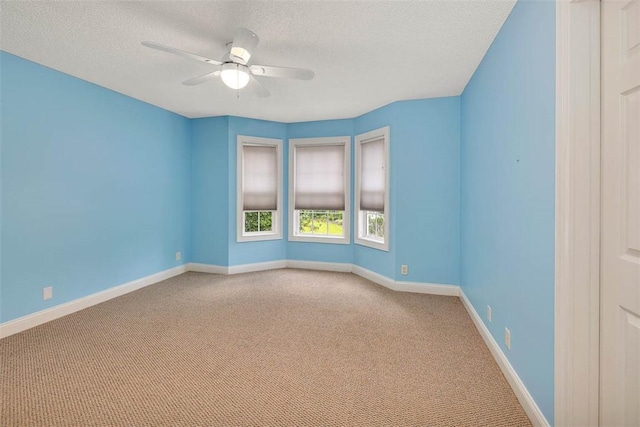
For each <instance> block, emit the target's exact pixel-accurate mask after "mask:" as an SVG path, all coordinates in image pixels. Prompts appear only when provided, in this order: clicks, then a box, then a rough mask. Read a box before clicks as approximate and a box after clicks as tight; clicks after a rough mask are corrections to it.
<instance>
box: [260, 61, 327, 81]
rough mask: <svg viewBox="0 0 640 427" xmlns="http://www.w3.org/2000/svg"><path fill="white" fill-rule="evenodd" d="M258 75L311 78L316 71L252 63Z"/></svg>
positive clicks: (300, 78)
mask: <svg viewBox="0 0 640 427" xmlns="http://www.w3.org/2000/svg"><path fill="white" fill-rule="evenodd" d="M249 69H250V70H251V72H252V73H253V74H255V75H256V76H264V77H282V78H285V79H298V80H311V79H312V78H313V77H314V76H315V73H314V72H313V71H311V70H304V69H302V68H287V67H272V66H270V65H252V66H250V67H249Z"/></svg>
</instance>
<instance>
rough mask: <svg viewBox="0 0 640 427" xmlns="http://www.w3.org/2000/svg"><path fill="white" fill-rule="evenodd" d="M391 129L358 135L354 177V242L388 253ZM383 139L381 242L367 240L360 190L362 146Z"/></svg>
mask: <svg viewBox="0 0 640 427" xmlns="http://www.w3.org/2000/svg"><path fill="white" fill-rule="evenodd" d="M389 136H390V128H389V126H385V127H382V128H379V129H374V130H372V131H369V132H365V133H361V134H359V135H356V137H355V174H354V175H355V176H354V187H355V202H354V203H355V204H354V212H355V215H354V221H355V227H354V230H355V233H354V234H353V242H354V243H355V244H357V245H361V246H366V247H369V248H373V249H378V250H381V251H385V252H388V251H389V240H390V235H389V228H390V227H389V224H390V216H389V211H390V209H389V193H390V192H391V185H390V183H391V168H390V165H391V161H390V152H391V150H390V138H389ZM379 138H383V140H384V142H383V144H384V155H385V172H386V173H385V192H384V212H382V213H383V215H384V240H383V241H380V240H378V239H371V238H367V237H365V236H366V230H367V225H368V224H367V219H366V218H365V216H366V213H367V211H366V210H361V209H360V189H361V182H360V180H361V177H360V176H361V169H362V165H361V162H362V154H361V149H362V144H363V143H364V144H366V143H367V142H369V141H372V140H375V139H379Z"/></svg>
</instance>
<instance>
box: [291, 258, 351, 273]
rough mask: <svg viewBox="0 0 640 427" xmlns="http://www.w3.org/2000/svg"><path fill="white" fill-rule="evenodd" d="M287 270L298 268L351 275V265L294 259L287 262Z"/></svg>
mask: <svg viewBox="0 0 640 427" xmlns="http://www.w3.org/2000/svg"><path fill="white" fill-rule="evenodd" d="M287 268H299V269H302V270H320V271H338V272H342V273H351V270H352V268H353V265H352V264H347V263H344V262H320V261H299V260H295V259H288V260H287Z"/></svg>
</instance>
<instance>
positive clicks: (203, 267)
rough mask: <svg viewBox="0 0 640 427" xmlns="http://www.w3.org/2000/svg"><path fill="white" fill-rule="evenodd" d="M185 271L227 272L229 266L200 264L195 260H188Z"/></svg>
mask: <svg viewBox="0 0 640 427" xmlns="http://www.w3.org/2000/svg"><path fill="white" fill-rule="evenodd" d="M187 271H193V272H196V273H209V274H229V267H224V266H222V265H214V264H200V263H197V262H190V263H188V264H187Z"/></svg>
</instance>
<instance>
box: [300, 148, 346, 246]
mask: <svg viewBox="0 0 640 427" xmlns="http://www.w3.org/2000/svg"><path fill="white" fill-rule="evenodd" d="M304 145H344V215H343V216H342V230H343V232H344V236H342V237H337V236H334V237H328V236H327V237H325V236H314V235H308V236H304V235H296V234H295V232H294V228H295V227H296V220H295V213H294V211H295V187H294V185H295V182H294V181H295V179H294V177H295V148H296V147H297V146H304ZM288 235H289V241H291V242H307V243H329V244H334V245H335V244H338V245H340V244H342V245H349V244H351V137H350V136H333V137H326V138H324V137H322V138H291V139H289V232H288Z"/></svg>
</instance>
